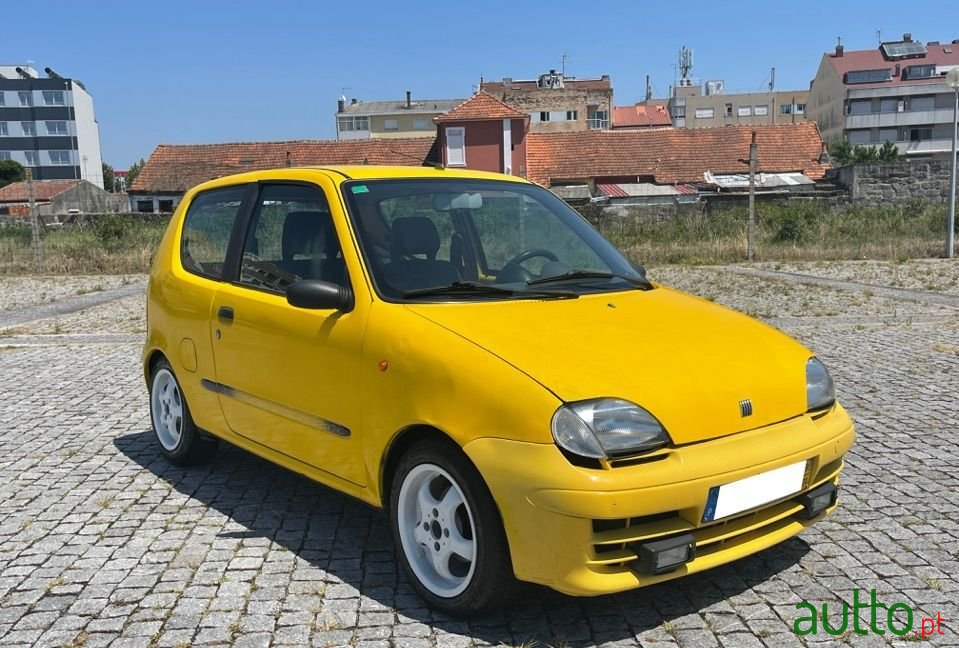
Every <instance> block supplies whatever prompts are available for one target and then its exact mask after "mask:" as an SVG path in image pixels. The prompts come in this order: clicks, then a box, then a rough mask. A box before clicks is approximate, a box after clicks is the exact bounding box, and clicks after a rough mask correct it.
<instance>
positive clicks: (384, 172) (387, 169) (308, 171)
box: [193, 164, 529, 191]
mask: <svg viewBox="0 0 959 648" xmlns="http://www.w3.org/2000/svg"><path fill="white" fill-rule="evenodd" d="M314 174H319V175H323V176H325V177H328V178H330V179H331V180H333V181H334V182H336V183H340V182H345V181H347V180H393V179H402V178H409V179H416V178H429V179H436V178H459V179H476V180H501V181H507V182H518V183H527V184H528V183H529V181H528V180H526V179H524V178H520V177H518V176H510V175H504V174H502V173H490V172H488V171H474V170H471V169H449V168H437V167H433V166H378V165H372V164H370V165H366V164H363V165H331V166H302V167H280V168H278V169H260V170H257V171H248V172H246V173H239V174H235V175H229V176H223V177H221V178H217V179H215V180H210V181H208V182H204V183H203V184H200V185H197V186H196V187H194V188H193V189H194V190H197V191H199V190H204V189H213V188H215V187H223V186H226V185H231V184H241V183H247V182H257V181H260V180H285V179H289V180H309V179H310V176H311V175H314Z"/></svg>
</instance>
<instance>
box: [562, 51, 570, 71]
mask: <svg viewBox="0 0 959 648" xmlns="http://www.w3.org/2000/svg"><path fill="white" fill-rule="evenodd" d="M561 58H562V60H563V76H566V59H568V58H569V54H568V53H566V52H563V56H562V57H561Z"/></svg>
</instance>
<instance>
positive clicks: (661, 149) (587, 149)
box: [526, 122, 828, 186]
mask: <svg viewBox="0 0 959 648" xmlns="http://www.w3.org/2000/svg"><path fill="white" fill-rule="evenodd" d="M754 130H755V131H756V140H757V144H758V154H759V168H758V171H760V172H766V173H785V172H802V173H804V174H806V176H808V177H809V178H812V179H814V180H818V179H820V178H822V177H823V175H824V174H825V172H826V169H827V168H828V165H825V164H820V163H819V155H820V153H821V152H822V137H821V136H820V135H819V129H818V128H817V127H816V124H814V123H812V122H809V123H804V124H786V125H777V126H720V127H717V128H662V129H642V130H615V131H600V130H593V131H580V132H575V133H529V134H528V135H527V136H526V156H527V176H528V177H529V179H530V180H533V181H534V182H539V183H540V184H544V185H547V186H548V185H549V183H550V180H575V179H581V178H603V177H606V178H612V177H619V178H622V177H626V176H638V177H648V178H653V179H654V180H655V181H656V182H657V183H660V184H676V183H702V182H703V181H704V178H703V174H704V173H705V172H706V171H710V172H712V173H714V174H718V173H742V172H743V171H744V170H746V168H747V166H746V164H744V163H743V162H741V161H740V160H743V159H747V158H748V157H749V141H750V137H751V133H752V131H754Z"/></svg>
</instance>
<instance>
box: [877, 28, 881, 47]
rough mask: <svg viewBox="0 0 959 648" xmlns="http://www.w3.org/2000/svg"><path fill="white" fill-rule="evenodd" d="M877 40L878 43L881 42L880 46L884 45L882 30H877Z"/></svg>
mask: <svg viewBox="0 0 959 648" xmlns="http://www.w3.org/2000/svg"><path fill="white" fill-rule="evenodd" d="M876 40H878V41H879V44H880V45H882V30H881V29H877V30H876Z"/></svg>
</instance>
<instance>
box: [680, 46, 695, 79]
mask: <svg viewBox="0 0 959 648" xmlns="http://www.w3.org/2000/svg"><path fill="white" fill-rule="evenodd" d="M692 69H693V50H691V49H689V48H688V47H686V46H685V45H683V48H682V49H681V50H679V72H680V75H681V77H680V80H679V84H680V85H684V86H690V85H692V80H691V79H690V78H689V72H690V70H692Z"/></svg>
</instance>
